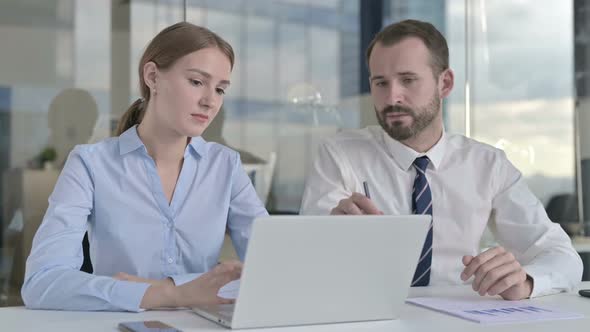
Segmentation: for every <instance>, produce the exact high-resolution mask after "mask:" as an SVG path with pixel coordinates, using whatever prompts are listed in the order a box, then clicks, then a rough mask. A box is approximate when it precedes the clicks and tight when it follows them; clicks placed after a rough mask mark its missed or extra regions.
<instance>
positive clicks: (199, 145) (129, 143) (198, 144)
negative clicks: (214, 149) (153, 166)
mask: <svg viewBox="0 0 590 332" xmlns="http://www.w3.org/2000/svg"><path fill="white" fill-rule="evenodd" d="M139 148H143V150H144V151H145V152H147V149H146V148H145V145H144V144H143V142H142V141H141V139H140V138H139V135H138V134H137V125H135V126H133V127H131V128H129V129H127V130H126V131H125V132H124V133H122V134H121V135H120V136H119V153H120V154H121V155H124V154H127V153H129V152H132V151H135V150H137V149H139ZM189 150H192V151H193V152H194V153H195V154H196V155H197V156H198V157H204V156H205V155H206V154H207V151H208V148H207V142H206V141H205V140H204V139H203V138H202V137H201V136H197V137H192V138H191V141H190V143H189V144H188V146H187V148H186V149H185V152H184V155H185V157H186V155H187V154H188V151H189Z"/></svg>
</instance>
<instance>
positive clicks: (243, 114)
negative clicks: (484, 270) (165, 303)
mask: <svg viewBox="0 0 590 332" xmlns="http://www.w3.org/2000/svg"><path fill="white" fill-rule="evenodd" d="M405 18H416V19H421V20H427V21H430V22H432V23H433V24H435V25H436V26H437V28H438V29H439V30H441V31H442V32H443V33H444V34H445V36H446V37H447V40H448V42H449V47H450V53H451V54H450V60H451V67H452V68H453V69H454V70H455V75H456V85H455V89H454V91H453V93H452V95H451V96H450V98H448V100H447V101H446V103H445V105H444V115H445V125H446V130H447V131H448V132H453V133H461V134H465V135H468V136H471V137H473V138H476V139H478V140H481V141H484V142H486V143H489V144H491V145H494V146H496V147H498V148H501V149H503V150H504V151H505V152H506V153H507V155H508V157H509V158H510V160H511V161H512V162H513V163H514V164H515V165H516V166H517V167H518V168H519V169H520V170H521V171H522V173H523V176H524V177H525V179H526V181H527V183H528V184H529V186H530V188H531V189H532V190H533V192H534V193H535V194H536V195H537V196H538V197H539V199H540V200H541V201H542V202H543V204H544V205H545V206H546V208H547V212H548V214H549V215H550V216H551V218H552V219H553V220H554V221H556V222H559V223H561V224H562V225H563V227H564V228H565V229H566V230H567V231H568V232H569V233H570V234H571V235H572V236H574V238H575V241H576V246H577V248H578V249H579V251H580V252H582V253H583V255H584V256H586V255H587V254H584V252H586V251H590V242H588V241H587V240H585V239H584V238H580V237H575V236H576V235H580V234H582V233H583V231H584V225H586V227H585V228H586V229H585V231H586V234H589V233H590V232H589V231H590V229H589V226H588V225H589V223H588V222H585V220H588V219H590V131H587V130H586V131H585V130H584V128H587V127H588V126H590V103H589V101H588V98H587V97H588V96H590V75H588V74H589V71H590V48H589V47H590V11H589V10H588V8H587V2H586V1H583V0H566V1H553V0H519V1H514V0H495V1H484V0H466V1H454V0H446V1H445V0H440V1H431V0H364V1H363V0H322V1H312V0H247V1H246V0H210V1H206V0H43V1H41V0H2V1H1V2H0V42H1V43H2V47H1V48H0V49H1V51H0V174H1V177H0V253H1V254H0V306H5V305H19V304H20V303H22V302H21V299H20V296H19V290H20V286H21V284H22V279H23V274H24V262H25V259H26V257H27V255H28V253H29V251H30V246H31V240H32V237H33V235H34V232H35V231H36V229H37V227H38V225H39V223H40V221H41V219H42V217H43V214H44V212H45V209H46V207H47V198H48V196H49V194H50V193H51V191H52V189H53V185H54V183H55V180H56V178H57V176H58V175H59V171H60V169H61V166H62V164H63V160H64V159H65V158H66V157H67V153H68V152H69V150H71V148H72V147H73V144H81V143H87V142H95V141H97V140H100V139H102V138H105V137H108V136H110V135H111V134H112V132H113V131H114V128H115V127H116V122H117V119H118V118H119V116H120V115H121V114H122V113H123V112H124V110H125V109H126V108H127V106H128V105H129V104H130V103H131V102H132V101H133V100H135V99H136V98H137V97H138V96H139V93H138V88H137V84H138V83H137V75H136V70H137V68H136V67H137V64H138V61H139V57H140V55H141V53H142V51H143V48H144V47H145V46H146V44H147V42H148V41H149V39H150V38H152V37H153V36H154V35H155V34H156V33H157V32H158V31H159V30H161V29H162V28H164V27H166V26H168V25H170V24H172V23H175V22H177V21H181V20H187V21H189V22H191V23H194V24H198V25H203V26H206V27H208V28H210V29H212V30H213V31H215V32H217V33H219V34H220V35H221V36H222V37H224V38H225V39H227V40H228V41H229V42H230V43H231V44H232V45H233V47H234V49H235V51H236V53H237V59H236V66H235V69H234V73H233V76H232V85H231V87H230V89H229V90H228V94H227V96H226V99H225V100H226V101H225V104H224V110H223V117H222V118H221V117H220V119H218V120H217V121H216V124H215V126H213V127H212V128H211V130H210V131H209V132H206V133H205V136H206V137H207V139H209V140H213V141H217V142H221V143H223V144H226V145H228V146H231V147H232V148H235V149H237V150H239V151H241V152H242V159H243V161H244V167H245V168H246V170H247V171H248V174H249V175H250V177H251V179H252V181H253V182H254V185H255V187H256V190H257V192H258V194H259V195H260V197H261V198H262V199H263V201H264V202H265V203H266V206H267V208H268V210H269V212H270V213H275V214H295V213H297V212H298V210H299V205H300V200H301V194H302V191H303V187H304V180H305V176H306V173H307V172H308V170H309V167H310V163H311V162H312V159H313V156H314V152H315V147H316V145H317V143H318V142H319V141H320V140H321V139H322V138H323V137H325V136H326V135H332V134H334V133H336V132H337V131H339V130H341V129H344V128H360V127H364V126H366V125H370V124H376V120H375V117H374V111H373V107H372V103H371V99H370V96H369V85H368V80H367V76H368V73H367V69H366V67H365V58H364V50H365V48H366V46H367V45H368V43H369V42H370V40H371V39H372V37H373V36H374V34H375V33H376V32H377V31H379V30H380V29H381V28H382V27H383V26H384V25H387V24H389V23H391V22H394V21H399V20H401V19H405ZM64 91H66V92H64ZM72 91H74V92H76V93H73V94H72ZM64 95H65V96H66V100H64V99H63V98H62V97H63V96H64ZM68 96H69V97H68ZM56 101H57V102H56ZM52 105H55V107H57V108H58V109H54V110H52ZM56 114H61V115H56ZM465 181H469V179H465ZM490 241H493V239H491V240H490ZM585 260H586V261H587V260H588V259H587V258H586V259H585ZM584 278H585V279H586V280H587V279H588V278H589V274H588V271H586V272H585V275H584ZM0 326H1V324H0Z"/></svg>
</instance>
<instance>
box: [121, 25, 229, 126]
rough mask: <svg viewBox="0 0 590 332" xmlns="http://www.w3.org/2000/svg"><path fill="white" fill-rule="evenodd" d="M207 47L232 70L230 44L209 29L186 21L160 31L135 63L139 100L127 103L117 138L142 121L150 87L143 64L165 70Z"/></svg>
mask: <svg viewBox="0 0 590 332" xmlns="http://www.w3.org/2000/svg"><path fill="white" fill-rule="evenodd" d="M209 47H216V48H218V49H219V50H220V51H221V52H222V53H223V54H225V55H226V56H227V57H228V59H229V61H230V64H231V68H232V69H233V66H234V51H233V49H232V47H231V45H230V44H229V43H228V42H226V41H225V40H224V39H223V38H221V37H219V36H218V35H217V34H215V33H214V32H212V31H210V30H209V29H207V28H203V27H199V26H196V25H194V24H190V23H187V22H179V23H176V24H174V25H171V26H169V27H167V28H165V29H164V30H162V31H160V33H158V34H157V35H156V37H154V39H152V41H151V42H150V43H149V45H148V46H147V48H146V50H145V52H144V53H143V56H142V57H141V61H139V68H138V72H139V91H140V93H141V98H139V99H137V100H136V101H135V102H134V103H133V104H131V106H129V108H128V109H127V111H126V112H125V113H124V114H123V116H122V117H121V119H120V120H119V125H118V127H117V136H118V135H121V134H122V133H123V132H125V131H126V130H127V129H129V128H131V127H133V126H134V125H136V124H139V123H140V122H141V120H142V119H143V116H144V113H145V107H146V105H147V103H148V101H149V100H150V88H149V87H148V86H147V85H146V84H145V81H144V80H143V67H144V66H145V64H146V63H148V62H150V61H151V62H153V63H155V64H156V66H157V67H158V69H160V70H166V69H169V68H170V67H172V65H174V63H175V62H176V61H177V60H178V59H180V58H182V57H183V56H185V55H187V54H190V53H193V52H196V51H198V50H201V49H204V48H209Z"/></svg>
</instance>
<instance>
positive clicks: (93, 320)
mask: <svg viewBox="0 0 590 332" xmlns="http://www.w3.org/2000/svg"><path fill="white" fill-rule="evenodd" d="M580 288H590V281H587V282H583V283H582V284H581V285H580ZM453 294H457V295H464V294H473V296H478V295H477V294H475V293H473V291H472V290H471V288H470V287H469V286H456V287H445V288H438V287H426V288H415V289H412V290H411V291H410V296H436V295H453ZM531 302H532V303H535V304H539V305H547V306H553V307H559V309H561V310H567V311H573V312H578V313H581V314H583V315H584V316H585V317H584V318H583V319H577V320H564V321H548V322H538V323H525V324H522V323H521V324H511V325H497V326H486V325H480V324H477V323H472V322H469V321H465V320H462V319H459V318H455V317H451V316H447V315H445V314H441V313H438V312H434V311H430V310H428V309H424V308H420V307H416V306H412V305H409V304H406V305H405V307H404V309H403V311H402V313H401V317H400V319H398V320H392V321H375V322H360V323H346V324H325V325H311V326H300V327H284V328H270V329H256V330H244V331H248V332H250V331H265V332H273V331H281V332H283V331H284V332H298V331H317V332H347V331H369V332H372V331H374V332H379V331H388V332H390V331H437V332H447V331H448V332H460V331H491V330H493V331H494V332H496V331H498V332H499V331H514V332H516V331H518V332H522V331H535V332H543V331H552V332H554V331H561V332H573V331H589V330H590V298H585V297H581V296H579V295H578V294H577V292H575V293H562V294H557V295H551V296H545V297H540V298H536V299H533V300H531ZM140 320H161V321H163V322H165V323H168V324H170V325H172V326H174V327H176V328H179V329H181V330H183V331H185V332H188V331H228V330H227V329H225V328H223V327H221V326H219V325H217V324H214V323H212V322H209V321H208V320H205V319H203V318H201V317H199V316H197V315H196V314H193V313H192V312H190V311H186V310H170V311H146V312H142V313H121V312H72V311H44V310H43V311H42V310H27V309H25V308H23V307H7V308H0V330H1V331H3V332H4V331H5V332H8V331H55V332H67V331H76V332H80V331H89V332H90V331H117V324H118V323H119V322H122V321H140Z"/></svg>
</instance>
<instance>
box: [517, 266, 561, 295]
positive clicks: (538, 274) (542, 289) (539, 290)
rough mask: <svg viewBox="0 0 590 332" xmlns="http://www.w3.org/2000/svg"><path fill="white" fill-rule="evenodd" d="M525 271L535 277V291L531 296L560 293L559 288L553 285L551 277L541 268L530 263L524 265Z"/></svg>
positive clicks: (532, 277)
mask: <svg viewBox="0 0 590 332" xmlns="http://www.w3.org/2000/svg"><path fill="white" fill-rule="evenodd" d="M523 269H524V270H525V272H526V273H527V274H528V275H529V277H531V279H533V291H532V292H531V295H530V298H531V299H532V298H534V297H539V296H545V295H551V294H555V293H559V290H555V289H553V288H552V287H551V277H550V276H549V275H547V273H544V272H543V271H541V269H539V268H537V267H535V266H533V265H529V266H523Z"/></svg>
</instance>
